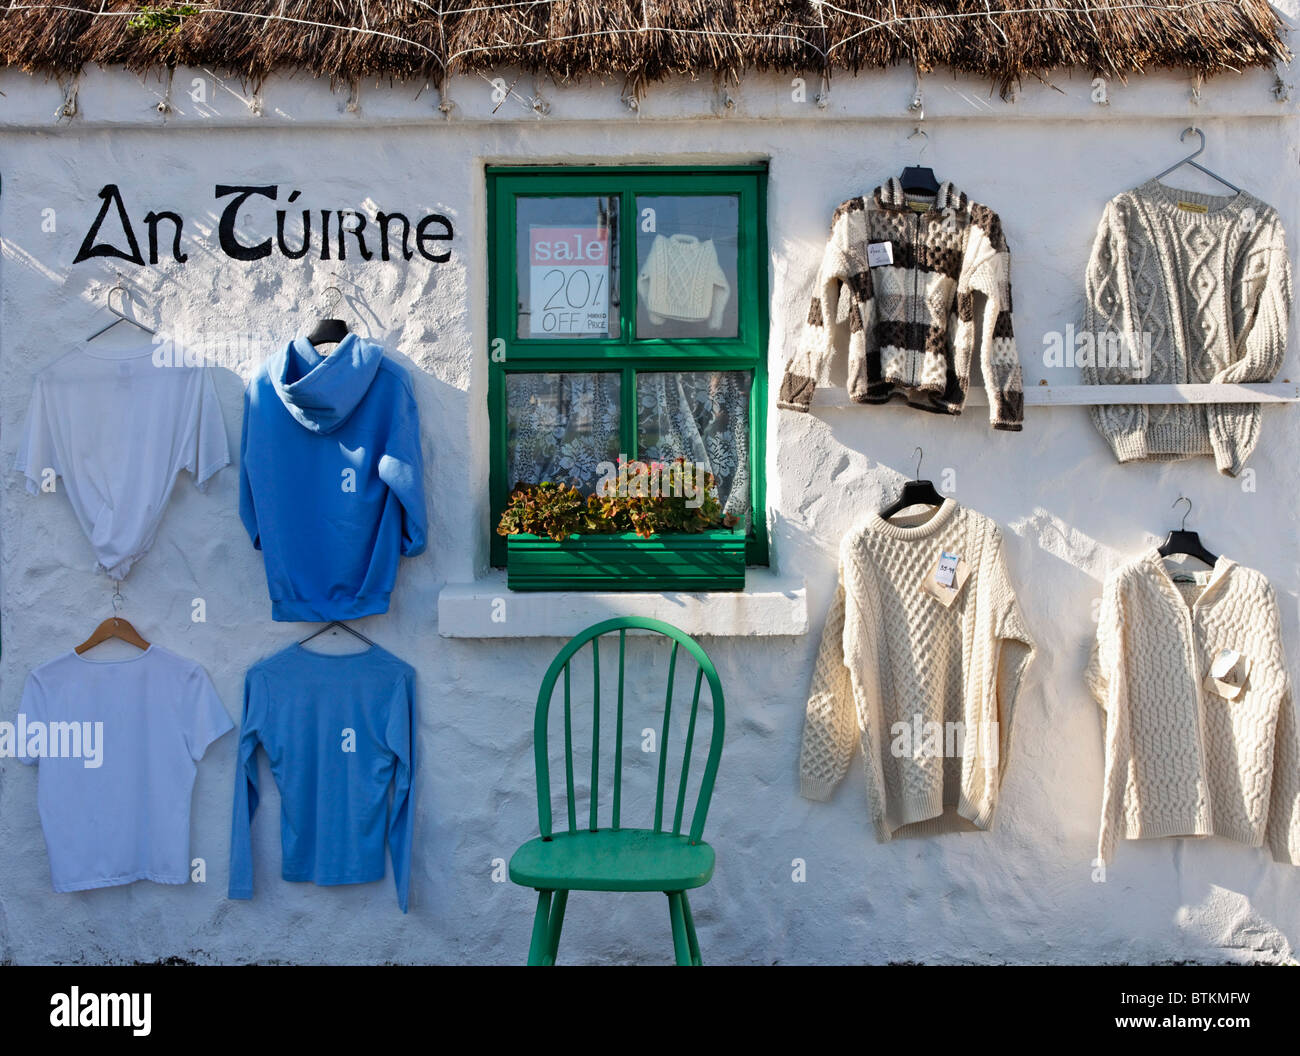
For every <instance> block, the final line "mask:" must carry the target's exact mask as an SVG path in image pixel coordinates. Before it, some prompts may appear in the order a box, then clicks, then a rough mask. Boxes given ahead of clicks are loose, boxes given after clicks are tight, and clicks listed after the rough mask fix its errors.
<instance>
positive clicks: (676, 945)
mask: <svg viewBox="0 0 1300 1056" xmlns="http://www.w3.org/2000/svg"><path fill="white" fill-rule="evenodd" d="M664 893H665V894H666V895H667V896H668V916H669V918H670V919H671V920H672V922H673V952H674V953H675V954H676V955H677V963H678V964H679V965H682V966H685V967H690V964H691V950H690V943H689V942H688V941H687V938H686V918H685V916H684V915H683V913H682V893H681V892H680V891H665V892H664Z"/></svg>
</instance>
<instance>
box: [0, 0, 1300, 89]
mask: <svg viewBox="0 0 1300 1056" xmlns="http://www.w3.org/2000/svg"><path fill="white" fill-rule="evenodd" d="M1281 29H1282V27H1281V23H1280V22H1279V20H1278V18H1277V16H1276V14H1275V13H1274V12H1273V10H1272V8H1271V7H1270V6H1269V4H1268V3H1267V0H1167V2H1161V0H753V2H746V0H150V2H145V0H137V2H125V3H124V2H120V0H103V2H102V3H101V2H100V0H60V2H45V0H27V2H21V0H19V2H11V3H9V4H8V6H7V7H6V6H0V59H2V61H3V62H4V63H5V64H6V65H9V66H17V67H20V68H22V69H24V70H28V71H32V72H43V73H58V74H66V73H70V72H72V71H75V70H77V69H80V68H81V67H82V66H84V65H86V64H88V63H98V64H101V65H122V66H125V67H127V68H129V69H132V70H136V71H143V70H147V69H154V68H160V67H168V66H180V65H185V66H199V67H209V68H213V69H221V70H224V71H227V72H229V73H233V74H236V75H240V76H244V77H247V78H250V79H252V80H254V81H260V80H262V79H263V78H265V76H266V75H267V74H269V73H271V72H273V71H276V70H282V69H305V70H307V71H309V72H311V73H313V74H317V75H325V76H328V77H331V78H333V79H350V78H354V77H359V78H370V77H382V78H396V79H400V80H411V79H416V80H426V79H427V80H432V81H434V82H435V83H439V82H441V80H442V79H443V77H444V75H445V74H447V73H451V74H457V73H464V72H472V71H488V70H499V69H502V68H506V67H519V68H523V69H525V70H530V71H536V72H543V73H549V74H551V75H553V76H555V77H557V78H559V79H571V78H581V77H586V76H593V75H595V76H599V77H617V78H624V79H628V80H630V81H632V82H633V83H634V84H638V85H640V84H644V83H645V82H647V81H653V80H657V79H660V78H663V77H666V76H669V75H672V74H688V75H698V74H716V73H721V74H739V73H741V72H744V71H746V70H779V71H783V72H788V73H799V72H805V73H806V72H811V73H814V74H817V73H820V72H823V71H825V72H830V71H833V70H850V71H855V72H856V71H859V70H863V69H870V68H879V67H886V66H892V65H895V64H898V63H903V64H912V63H915V64H917V65H918V66H919V67H920V68H921V69H922V70H928V69H932V68H936V67H941V66H947V67H949V68H951V69H955V70H959V71H963V72H967V73H972V74H976V75H979V76H982V77H989V78H992V79H993V80H995V81H997V82H1000V83H1001V84H1002V85H1003V86H1004V87H1005V86H1006V85H1008V84H1011V83H1013V82H1016V81H1018V80H1020V79H1021V78H1023V77H1025V76H1033V75H1041V74H1044V73H1046V72H1048V71H1050V70H1054V69H1062V68H1067V67H1069V68H1082V69H1084V70H1087V71H1090V72H1093V73H1100V74H1103V75H1106V76H1111V77H1123V76H1125V75H1127V74H1133V73H1141V72H1145V71H1149V70H1152V69H1156V68H1173V69H1181V70H1187V71H1194V72H1196V73H1200V74H1204V75H1207V76H1208V75H1213V74H1215V73H1220V72H1224V71H1228V70H1242V69H1246V68H1248V67H1252V66H1269V65H1271V64H1272V63H1274V61H1276V60H1285V59H1287V58H1289V53H1288V52H1287V49H1286V46H1285V44H1284V43H1283V42H1282V38H1281Z"/></svg>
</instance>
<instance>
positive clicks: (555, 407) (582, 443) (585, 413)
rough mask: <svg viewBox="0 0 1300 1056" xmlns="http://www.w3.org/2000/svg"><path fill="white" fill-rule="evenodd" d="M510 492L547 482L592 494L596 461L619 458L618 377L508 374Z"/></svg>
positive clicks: (607, 374) (609, 460) (507, 408)
mask: <svg viewBox="0 0 1300 1056" xmlns="http://www.w3.org/2000/svg"><path fill="white" fill-rule="evenodd" d="M506 417H507V420H508V424H507V434H506V458H507V463H508V466H509V481H510V484H509V486H510V488H511V490H513V489H514V488H515V486H516V485H517V484H540V483H541V482H542V481H551V482H552V483H555V484H561V483H562V484H569V485H572V486H573V487H575V488H577V489H578V490H579V491H581V492H582V493H583V494H591V493H592V492H594V491H595V490H596V483H597V482H598V481H599V480H600V478H601V474H600V473H599V472H598V470H597V466H599V464H600V463H601V462H614V461H615V460H616V459H617V458H618V438H619V433H618V420H619V375H617V374H610V373H601V374H515V373H511V374H507V375H506Z"/></svg>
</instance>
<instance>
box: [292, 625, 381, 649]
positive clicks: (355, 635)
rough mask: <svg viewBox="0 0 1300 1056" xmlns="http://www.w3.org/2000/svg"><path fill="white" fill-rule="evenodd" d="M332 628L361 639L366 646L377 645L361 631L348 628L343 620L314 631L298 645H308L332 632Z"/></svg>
mask: <svg viewBox="0 0 1300 1056" xmlns="http://www.w3.org/2000/svg"><path fill="white" fill-rule="evenodd" d="M332 627H338V628H340V629H342V630H345V631H347V632H348V634H350V635H352V637H354V638H360V639H361V640H362V641H363V642H365V643H366V645H374V644H375V643H374V642H372V641H371V640H370V639H369V638H367V637H366V636H365V635H364V634H362V633H361V632H360V631H355V630H353V629H352V628H351V627H349V626H348V625H347V624H346V623H344V622H343V621H342V620H331V621H330V622H329V623H327V624H326V625H325V626H324V627H322V628H321V629H320V630H319V631H312V633H311V634H309V635H307V637H306V638H304V639H303V640H302V641H301V642H299V643H298V644H299V645H306V644H307V643H308V642H310V641H311V640H312V639H313V638H315V637H316V636H317V635H321V634H324V633H325V632H326V631H328V630H330V628H332Z"/></svg>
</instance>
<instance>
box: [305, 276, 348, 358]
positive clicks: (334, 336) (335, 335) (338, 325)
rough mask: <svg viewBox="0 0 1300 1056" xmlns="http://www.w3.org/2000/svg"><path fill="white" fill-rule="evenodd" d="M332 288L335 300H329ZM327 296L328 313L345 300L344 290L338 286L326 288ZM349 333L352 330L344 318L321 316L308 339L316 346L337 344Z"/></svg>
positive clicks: (326, 310) (326, 309)
mask: <svg viewBox="0 0 1300 1056" xmlns="http://www.w3.org/2000/svg"><path fill="white" fill-rule="evenodd" d="M331 290H333V291H334V299H333V300H329V294H330V291H331ZM325 297H326V304H325V312H326V314H327V315H328V313H329V312H330V311H332V310H333V309H334V308H335V307H336V306H337V305H338V303H339V301H341V300H343V291H342V290H340V289H339V288H338V287H337V286H328V287H326V289H325ZM349 333H351V331H350V330H349V329H348V324H347V323H345V322H344V321H343V320H342V319H331V318H321V319H318V320H317V321H316V325H315V326H314V327H313V328H312V331H311V333H309V334H308V335H307V340H308V341H310V342H311V344H312V347H314V348H315V347H319V346H320V345H337V344H338V343H339V342H340V341H342V340H343V339H344V338H345V337H347V336H348V334H349Z"/></svg>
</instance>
